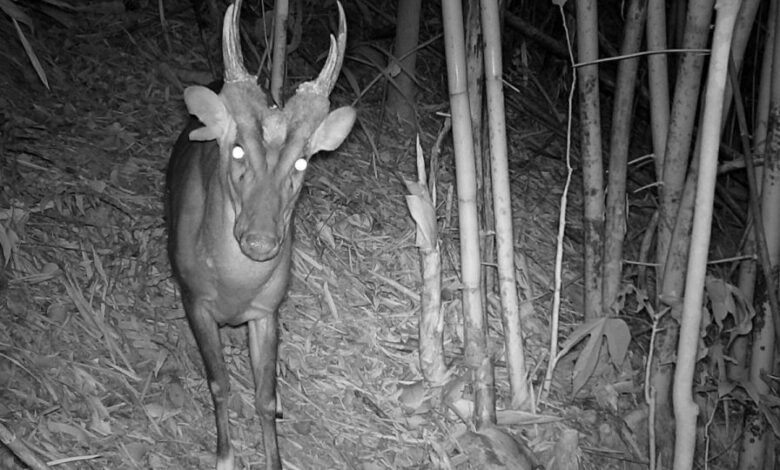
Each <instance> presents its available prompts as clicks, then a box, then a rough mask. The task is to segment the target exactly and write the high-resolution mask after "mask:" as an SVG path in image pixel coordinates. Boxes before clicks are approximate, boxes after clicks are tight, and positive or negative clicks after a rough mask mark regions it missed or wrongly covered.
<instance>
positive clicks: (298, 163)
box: [295, 158, 309, 171]
mask: <svg viewBox="0 0 780 470" xmlns="http://www.w3.org/2000/svg"><path fill="white" fill-rule="evenodd" d="M307 166H309V162H308V161H306V159H305V158H299V159H297V160H295V169H296V170H298V171H303V170H305V169H306V167H307Z"/></svg>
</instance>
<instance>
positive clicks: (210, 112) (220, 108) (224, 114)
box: [184, 85, 232, 141]
mask: <svg viewBox="0 0 780 470" xmlns="http://www.w3.org/2000/svg"><path fill="white" fill-rule="evenodd" d="M184 103H185V104H186V105H187V110H188V111H189V112H190V114H192V115H193V116H195V117H197V118H198V119H200V122H202V123H203V124H204V127H199V128H198V129H195V130H193V131H192V132H190V139H191V140H204V141H206V140H215V139H219V138H220V137H222V136H223V135H224V134H225V132H227V129H228V128H229V126H230V121H231V119H232V118H231V117H230V114H229V113H228V110H227V108H226V107H225V103H223V102H222V99H221V98H220V97H219V95H217V94H216V93H214V92H213V91H211V90H210V89H208V88H206V87H204V86H200V85H195V86H191V87H188V88H187V89H186V90H184Z"/></svg>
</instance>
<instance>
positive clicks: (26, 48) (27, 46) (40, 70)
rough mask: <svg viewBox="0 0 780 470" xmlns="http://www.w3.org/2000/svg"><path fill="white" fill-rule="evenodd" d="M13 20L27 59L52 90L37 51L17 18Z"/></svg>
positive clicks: (42, 81)
mask: <svg viewBox="0 0 780 470" xmlns="http://www.w3.org/2000/svg"><path fill="white" fill-rule="evenodd" d="M0 1H2V0H0ZM11 19H12V20H13V22H14V26H15V27H16V32H17V34H19V41H21V42H22V46H24V52H26V53H27V57H28V58H29V59H30V62H31V63H32V66H33V68H34V69H35V73H37V74H38V78H39V79H40V80H41V83H43V85H44V86H45V87H46V89H47V90H50V88H49V80H48V79H47V78H46V72H45V71H44V70H43V67H42V66H41V63H40V62H39V61H38V56H36V55H35V51H34V50H33V48H32V46H31V45H30V43H29V42H28V41H27V38H26V37H25V35H24V33H23V32H22V28H20V27H19V22H18V21H16V18H11Z"/></svg>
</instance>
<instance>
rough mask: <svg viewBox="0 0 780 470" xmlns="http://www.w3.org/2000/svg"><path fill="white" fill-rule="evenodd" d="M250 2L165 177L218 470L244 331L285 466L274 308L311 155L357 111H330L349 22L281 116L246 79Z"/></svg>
mask: <svg viewBox="0 0 780 470" xmlns="http://www.w3.org/2000/svg"><path fill="white" fill-rule="evenodd" d="M240 9H241V1H240V0H237V1H236V3H235V4H233V5H231V6H229V7H228V9H227V13H226V14H225V21H224V26H223V44H222V53H223V56H224V57H223V59H224V62H225V72H224V74H225V75H224V84H223V85H222V87H221V89H214V90H212V89H210V88H206V87H203V86H192V87H189V88H187V89H186V90H184V101H185V103H186V105H187V109H188V110H189V112H190V114H192V115H193V116H195V117H197V120H196V119H192V120H191V122H190V124H189V125H188V127H187V128H186V129H185V130H184V131H183V132H182V134H181V135H180V136H179V139H178V141H177V142H176V145H175V146H174V148H173V153H172V155H171V161H170V164H169V167H168V174H167V193H166V195H167V201H166V202H167V207H166V210H167V221H168V251H169V255H170V258H171V264H172V266H173V272H174V275H175V277H176V279H177V280H178V282H179V285H180V287H181V297H182V303H183V304H184V310H185V312H186V315H187V319H188V321H189V324H190V327H191V328H192V332H193V334H194V336H195V339H196V341H197V344H198V348H199V349H200V352H201V355H202V356H203V363H204V364H205V367H206V377H207V379H208V383H209V388H210V390H211V396H212V398H213V400H214V412H215V415H216V421H217V464H216V468H217V470H233V469H234V456H233V448H232V446H231V442H230V432H229V425H228V394H229V389H230V384H229V378H228V371H227V368H226V366H225V362H224V358H223V357H222V342H221V339H220V336H219V327H220V326H223V325H232V326H235V325H241V324H244V323H246V324H247V326H248V333H249V334H248V336H249V357H250V360H251V364H252V372H253V375H254V382H255V407H256V410H257V414H258V416H259V418H260V424H261V426H262V429H263V448H264V451H265V458H266V468H267V469H280V468H281V459H280V457H279V450H278V444H277V438H276V422H275V414H276V354H277V315H278V313H277V309H278V307H279V304H280V303H281V301H282V298H283V297H284V295H285V293H286V290H287V283H288V280H289V277H290V256H291V250H292V245H291V243H292V240H291V239H292V233H291V232H292V216H293V209H294V207H295V202H296V200H297V199H298V194H299V192H300V190H301V185H302V184H303V176H304V170H305V169H306V165H307V162H308V160H309V158H310V157H311V156H312V155H314V154H315V153H317V152H319V151H321V150H334V149H335V148H336V147H338V146H339V145H341V143H342V142H343V141H344V139H345V138H346V137H347V135H348V134H349V132H350V130H351V129H352V125H353V124H354V122H355V110H354V109H353V108H351V107H342V108H338V109H336V110H334V111H330V101H329V95H330V93H331V91H332V90H333V87H334V86H335V84H336V79H337V77H338V75H339V72H340V70H341V64H342V61H343V59H344V49H345V45H346V34H347V33H346V20H345V19H344V11H343V9H342V7H341V4H339V5H338V9H339V31H338V36H337V38H334V37H333V36H331V41H330V53H329V54H328V58H327V60H326V62H325V65H324V67H323V69H322V71H321V72H320V74H319V76H318V77H317V78H316V79H315V80H313V81H308V82H305V83H303V84H301V85H299V86H298V87H297V89H296V92H295V95H294V96H292V97H291V98H290V99H289V100H288V101H287V103H286V105H285V106H284V107H283V108H279V107H277V106H275V105H273V104H272V103H270V102H269V101H270V99H269V97H268V94H267V93H266V92H265V91H264V90H263V89H262V88H261V87H260V86H259V85H258V84H257V77H256V76H254V75H251V74H249V73H248V72H247V70H246V68H245V67H244V63H243V56H242V53H241V46H240V39H239V34H238V28H239V22H238V18H239V12H240Z"/></svg>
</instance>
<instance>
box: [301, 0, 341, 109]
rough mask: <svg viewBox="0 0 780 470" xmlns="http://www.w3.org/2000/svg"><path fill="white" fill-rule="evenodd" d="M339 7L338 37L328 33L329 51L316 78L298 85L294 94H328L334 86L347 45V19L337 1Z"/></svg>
mask: <svg viewBox="0 0 780 470" xmlns="http://www.w3.org/2000/svg"><path fill="white" fill-rule="evenodd" d="M336 4H337V5H338V7H339V31H338V38H334V37H333V35H332V34H331V35H330V51H329V52H328V59H327V60H326V61H325V65H324V66H323V67H322V70H321V71H320V74H319V76H318V77H317V79H316V80H313V81H308V82H304V83H301V84H300V85H298V88H297V89H296V94H306V93H312V94H315V95H322V96H328V95H330V92H331V91H333V88H334V87H335V86H336V80H337V79H338V77H339V72H341V64H342V62H344V51H345V50H346V47H347V20H346V18H345V16H344V8H343V7H342V6H341V2H339V1H337V2H336Z"/></svg>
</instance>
